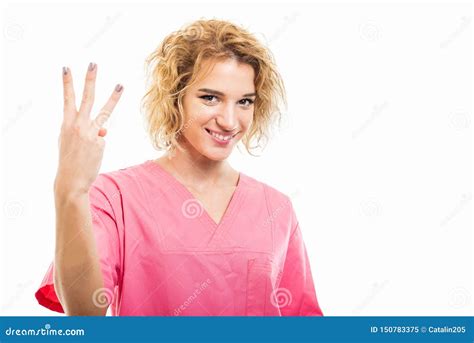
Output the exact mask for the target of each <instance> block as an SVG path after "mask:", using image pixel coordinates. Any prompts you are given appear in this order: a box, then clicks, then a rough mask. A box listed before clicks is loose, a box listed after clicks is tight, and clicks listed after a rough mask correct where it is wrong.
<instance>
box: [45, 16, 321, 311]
mask: <svg viewBox="0 0 474 343" xmlns="http://www.w3.org/2000/svg"><path fill="white" fill-rule="evenodd" d="M147 63H148V67H149V69H150V80H151V82H150V85H149V90H148V92H147V93H146V95H145V97H144V99H143V100H144V102H143V104H144V108H145V114H146V118H147V122H148V130H149V134H150V136H151V138H152V141H153V143H154V146H155V147H156V148H157V149H162V150H165V154H164V155H163V156H162V157H160V158H158V159H156V160H147V161H145V162H144V163H141V164H138V165H134V166H131V167H128V168H125V169H120V170H118V171H114V172H109V173H100V174H99V169H100V165H101V160H102V155H103V150H104V144H105V141H104V137H105V135H106V133H107V130H106V129H105V128H103V127H102V124H103V122H104V121H105V120H107V118H108V116H109V115H110V114H111V112H112V111H113V109H114V107H115V105H116V104H117V102H118V101H119V99H120V96H121V94H122V92H123V87H122V86H121V85H117V87H116V88H115V90H114V92H113V94H112V95H111V97H110V99H109V100H108V102H107V103H106V104H105V106H104V107H103V108H102V111H100V113H99V115H98V116H97V117H96V118H95V119H94V120H91V119H90V117H89V115H90V112H91V108H92V104H93V102H94V88H95V79H96V74H97V66H96V65H95V64H92V63H91V64H90V66H89V69H88V71H87V76H86V82H85V88H84V93H83V98H82V102H81V105H80V108H79V110H77V109H76V106H75V97H74V90H73V85H72V75H71V72H70V70H69V69H68V68H64V71H63V81H64V121H63V125H62V129H61V134H60V158H59V166H58V170H57V175H56V179H55V185H54V191H55V205H56V251H55V258H54V261H53V263H51V266H50V268H49V270H48V271H47V273H46V276H45V278H44V280H43V282H42V284H41V286H40V288H39V289H38V291H37V292H36V298H37V300H38V302H39V303H40V304H41V305H43V306H45V307H47V308H49V309H51V310H54V311H58V312H64V313H66V314H68V315H105V314H106V311H107V308H108V306H109V305H110V306H111V312H112V315H120V316H124V315H127V316H128V315H147V316H148V315H159V316H173V315H200V316H224V315H226V316H229V315H230V316H242V315H247V316H309V315H314V316H322V315H323V313H322V311H321V309H320V307H319V305H318V301H317V298H316V293H315V289H314V285H313V279H312V275H311V269H310V266H309V260H308V256H307V253H306V248H305V244H304V242H303V238H302V235H301V231H300V228H299V225H298V220H297V218H296V216H295V212H294V209H293V207H292V204H291V201H290V199H289V198H288V197H287V196H286V195H284V194H282V193H281V192H279V191H277V190H276V189H274V188H272V187H270V186H268V185H266V184H264V183H262V182H259V181H257V180H255V179H253V178H251V177H250V176H247V175H245V174H244V173H242V172H238V171H236V170H235V169H233V168H232V167H231V166H230V164H229V163H228V162H227V158H228V157H229V155H230V154H231V152H232V150H233V148H234V147H235V146H236V144H237V143H238V142H239V141H242V143H243V144H244V145H245V147H246V149H247V151H249V152H250V153H251V150H252V149H253V148H255V146H252V142H256V143H257V146H258V145H259V143H260V142H261V141H263V140H265V138H266V135H267V132H268V130H269V127H270V125H271V123H272V122H273V120H274V119H275V117H276V116H277V115H278V113H279V111H278V110H279V106H280V104H282V103H284V102H285V101H284V100H285V91H284V86H283V82H282V81H281V78H280V76H279V74H278V72H277V70H276V67H275V64H274V62H273V59H272V57H271V54H270V52H269V51H268V50H267V49H266V48H265V47H264V46H263V45H262V44H260V43H259V42H258V41H257V40H256V39H255V37H254V36H253V35H251V34H250V33H248V32H247V31H246V30H244V29H242V28H240V27H238V26H236V25H234V24H232V23H229V22H226V21H219V20H199V21H196V22H194V23H191V24H190V25H188V26H186V27H184V28H182V29H181V30H179V31H176V32H173V33H172V34H170V35H169V36H168V37H166V38H165V40H164V41H163V43H162V44H161V45H160V46H159V47H158V49H157V50H156V51H154V52H153V53H152V54H151V55H150V56H149V58H148V60H147Z"/></svg>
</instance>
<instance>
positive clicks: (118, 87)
mask: <svg viewBox="0 0 474 343" xmlns="http://www.w3.org/2000/svg"><path fill="white" fill-rule="evenodd" d="M122 89H123V86H122V85H121V84H120V83H119V84H118V85H117V86H115V91H116V92H117V93H120V92H121V91H122Z"/></svg>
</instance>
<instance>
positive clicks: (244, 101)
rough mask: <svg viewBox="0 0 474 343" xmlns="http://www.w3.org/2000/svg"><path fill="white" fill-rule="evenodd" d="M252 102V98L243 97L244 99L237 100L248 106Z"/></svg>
mask: <svg viewBox="0 0 474 343" xmlns="http://www.w3.org/2000/svg"><path fill="white" fill-rule="evenodd" d="M253 103H254V100H252V99H249V98H245V99H242V100H240V101H239V104H240V105H244V106H245V107H249V106H250V105H252V104H253Z"/></svg>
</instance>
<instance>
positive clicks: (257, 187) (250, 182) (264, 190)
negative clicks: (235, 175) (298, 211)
mask: <svg viewBox="0 0 474 343" xmlns="http://www.w3.org/2000/svg"><path fill="white" fill-rule="evenodd" d="M241 175H243V182H244V184H245V186H246V187H247V188H248V192H250V193H251V194H252V195H253V196H255V197H258V196H261V197H263V198H264V200H265V201H266V202H267V204H268V205H269V207H270V208H272V209H275V208H282V209H283V208H288V209H290V210H291V211H292V210H293V206H292V203H291V198H290V196H289V195H287V194H286V193H284V192H282V191H281V190H279V189H277V188H276V187H275V186H273V185H270V184H268V183H266V182H264V181H261V180H258V179H256V178H254V177H251V176H249V175H246V174H243V173H241Z"/></svg>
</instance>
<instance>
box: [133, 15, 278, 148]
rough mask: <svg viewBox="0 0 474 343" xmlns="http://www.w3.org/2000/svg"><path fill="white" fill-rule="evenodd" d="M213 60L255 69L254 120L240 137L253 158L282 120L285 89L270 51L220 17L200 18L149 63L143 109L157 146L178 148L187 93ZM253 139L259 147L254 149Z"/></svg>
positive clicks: (170, 38) (164, 44)
mask: <svg viewBox="0 0 474 343" xmlns="http://www.w3.org/2000/svg"><path fill="white" fill-rule="evenodd" d="M209 58H211V59H216V60H220V59H227V58H233V59H236V60H237V61H238V62H241V63H247V64H249V65H250V66H252V67H253V69H254V72H255V78H254V85H255V92H256V94H257V95H256V99H255V103H254V104H255V105H254V106H255V107H254V116H253V121H252V124H251V125H250V127H249V129H248V131H247V132H246V133H245V135H244V136H243V137H242V142H243V144H244V145H245V148H246V150H247V151H248V152H249V153H250V154H251V155H253V154H252V150H253V149H255V148H258V147H262V145H261V143H262V142H265V143H266V142H267V141H268V138H269V131H270V127H271V124H272V123H273V122H274V119H276V118H278V121H280V119H281V106H282V105H284V106H286V92H285V87H284V84H283V80H282V78H281V76H280V74H279V73H278V71H277V68H276V65H275V62H274V59H273V56H272V54H271V52H270V51H269V49H268V48H266V47H265V46H264V45H263V44H261V43H260V42H259V41H258V40H257V39H256V38H255V37H254V35H252V34H251V33H249V32H248V31H247V30H245V29H243V28H241V27H238V26H237V25H235V24H233V23H230V22H228V21H223V20H216V19H211V20H197V21H194V22H192V23H190V24H188V25H187V26H184V27H182V28H181V29H180V30H178V31H175V32H172V33H171V34H169V35H168V36H167V37H166V38H165V39H164V40H163V42H162V43H161V44H160V45H159V47H158V48H157V49H156V50H155V51H153V52H152V53H151V54H150V55H149V56H148V57H147V59H146V60H145V72H146V74H147V75H148V85H147V91H146V93H145V95H144V96H143V99H142V108H143V109H144V114H145V119H146V122H147V131H148V134H149V136H150V138H151V140H152V142H153V146H154V147H155V148H156V149H158V150H164V149H167V150H170V151H172V150H173V149H174V148H175V147H177V146H179V143H178V141H177V138H178V137H179V135H180V134H181V133H182V132H183V130H185V128H186V125H185V123H184V117H183V113H184V111H183V104H182V101H183V97H184V94H185V91H186V90H187V89H188V88H189V87H190V86H192V85H193V84H194V83H195V82H196V81H197V76H198V74H199V72H202V71H203V70H202V67H203V62H204V61H205V60H207V59H209ZM209 69H210V67H209V68H208V70H209ZM208 70H206V71H204V74H205V73H206V72H207V71H208ZM254 141H255V142H256V145H252V143H253V142H254Z"/></svg>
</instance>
